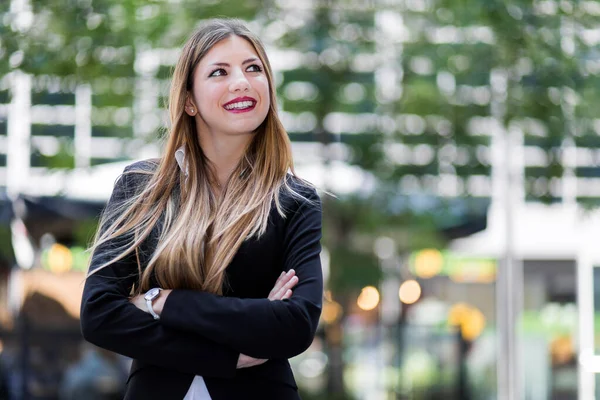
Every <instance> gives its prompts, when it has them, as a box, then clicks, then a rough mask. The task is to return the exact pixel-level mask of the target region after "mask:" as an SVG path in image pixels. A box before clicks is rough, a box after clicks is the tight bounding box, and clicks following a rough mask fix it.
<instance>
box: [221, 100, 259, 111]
mask: <svg viewBox="0 0 600 400" xmlns="http://www.w3.org/2000/svg"><path fill="white" fill-rule="evenodd" d="M255 105H256V102H255V101H250V100H246V101H238V102H237V103H230V104H227V105H225V109H226V110H228V111H234V110H235V111H242V110H249V109H252V108H254V106H255Z"/></svg>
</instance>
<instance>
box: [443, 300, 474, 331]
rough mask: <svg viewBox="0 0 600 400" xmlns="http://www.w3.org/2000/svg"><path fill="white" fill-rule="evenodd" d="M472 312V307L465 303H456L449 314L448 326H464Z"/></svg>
mask: <svg viewBox="0 0 600 400" xmlns="http://www.w3.org/2000/svg"><path fill="white" fill-rule="evenodd" d="M470 311H471V307H469V305H467V304H465V303H456V304H455V305H453V306H452V308H450V311H449V312H448V324H450V325H452V326H460V325H462V323H463V321H464V320H465V317H466V316H467V314H469V312H470Z"/></svg>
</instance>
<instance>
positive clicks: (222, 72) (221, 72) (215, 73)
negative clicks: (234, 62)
mask: <svg viewBox="0 0 600 400" xmlns="http://www.w3.org/2000/svg"><path fill="white" fill-rule="evenodd" d="M225 74H226V72H225V70H224V69H223V68H219V69H215V70H214V71H213V72H211V73H210V75H209V76H223V75H225Z"/></svg>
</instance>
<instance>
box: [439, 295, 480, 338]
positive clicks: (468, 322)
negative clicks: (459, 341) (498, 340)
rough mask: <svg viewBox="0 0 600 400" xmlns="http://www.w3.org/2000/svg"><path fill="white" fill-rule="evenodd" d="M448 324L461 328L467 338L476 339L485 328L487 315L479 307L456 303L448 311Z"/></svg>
mask: <svg viewBox="0 0 600 400" xmlns="http://www.w3.org/2000/svg"><path fill="white" fill-rule="evenodd" d="M448 324H449V325H452V326H456V327H459V328H460V332H461V334H462V336H463V338H464V339H465V340H475V339H477V338H478V337H479V335H481V333H482V332H483V330H484V329H485V324H486V321H485V316H484V315H483V313H482V312H481V311H479V309H477V308H476V307H472V306H470V305H468V304H465V303H456V304H455V305H453V306H452V308H451V309H450V311H449V312H448Z"/></svg>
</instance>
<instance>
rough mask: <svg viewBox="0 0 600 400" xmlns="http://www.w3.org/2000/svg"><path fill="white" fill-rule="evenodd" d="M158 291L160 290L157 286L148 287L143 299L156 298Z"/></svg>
mask: <svg viewBox="0 0 600 400" xmlns="http://www.w3.org/2000/svg"><path fill="white" fill-rule="evenodd" d="M159 292H160V289H159V288H153V289H150V290H148V291H147V292H146V294H145V295H144V299H146V300H154V298H156V296H158V293H159Z"/></svg>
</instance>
